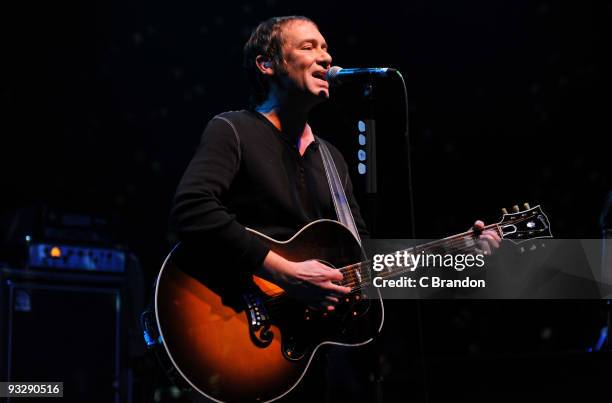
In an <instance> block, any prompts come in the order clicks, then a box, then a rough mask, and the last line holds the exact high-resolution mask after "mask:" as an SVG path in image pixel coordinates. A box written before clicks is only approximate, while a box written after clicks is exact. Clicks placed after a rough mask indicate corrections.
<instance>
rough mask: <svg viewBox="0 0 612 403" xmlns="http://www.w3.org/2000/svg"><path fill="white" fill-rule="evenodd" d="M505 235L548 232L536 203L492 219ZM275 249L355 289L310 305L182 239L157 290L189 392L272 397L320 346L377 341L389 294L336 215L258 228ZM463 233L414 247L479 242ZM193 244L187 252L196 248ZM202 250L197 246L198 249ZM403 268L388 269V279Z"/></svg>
mask: <svg viewBox="0 0 612 403" xmlns="http://www.w3.org/2000/svg"><path fill="white" fill-rule="evenodd" d="M485 229H493V230H495V231H497V233H498V234H499V235H500V237H502V238H503V239H509V240H512V241H513V242H515V243H520V242H523V241H526V240H529V239H534V238H547V237H551V236H552V234H551V232H550V224H549V221H548V218H547V217H546V215H545V214H544V213H543V212H542V211H541V209H540V207H539V206H536V207H533V208H529V209H527V210H525V211H522V212H520V211H518V212H514V213H509V214H504V215H503V219H502V220H501V221H500V222H498V223H496V224H491V225H488V226H487V227H486V228H485ZM252 232H253V233H254V234H255V235H256V236H258V237H259V238H260V239H261V240H262V241H263V242H265V243H266V244H267V245H268V246H269V247H270V248H271V249H272V250H273V251H274V252H276V253H278V254H280V255H281V256H283V257H285V258H286V259H289V260H292V261H296V262H297V261H305V260H309V259H317V260H320V261H322V262H324V263H326V264H328V265H329V266H331V267H332V268H335V269H337V270H340V271H342V272H343V274H344V280H343V281H342V282H341V283H339V284H341V285H345V286H348V287H350V288H351V290H352V291H351V292H350V293H349V294H348V295H347V296H346V297H344V298H343V299H342V300H341V302H340V303H339V304H338V305H337V306H336V309H335V311H332V312H327V311H324V310H320V311H318V310H312V309H310V308H308V307H307V306H306V305H304V304H302V303H300V302H299V301H297V300H294V299H292V298H290V297H289V296H288V295H287V294H286V293H285V292H284V291H283V290H282V289H281V288H279V287H278V286H276V285H275V284H272V283H270V282H268V281H265V280H263V279H261V278H259V277H257V276H252V275H247V274H238V273H243V271H240V270H235V269H234V268H232V267H219V265H222V263H217V264H216V266H215V267H210V265H207V260H206V257H205V256H206V253H205V252H203V250H205V246H202V247H201V249H200V250H199V251H197V250H196V251H195V252H194V251H193V249H194V248H193V247H186V246H185V245H184V244H178V245H177V246H176V247H175V248H174V249H173V250H172V252H171V253H170V254H169V256H168V257H167V258H166V260H165V262H164V264H163V266H162V268H161V271H160V273H159V276H158V278H157V283H156V287H155V300H154V304H155V321H156V330H157V332H158V335H159V337H158V341H159V344H161V345H163V348H161V347H160V349H161V351H163V352H164V354H165V355H166V358H167V359H168V360H169V361H170V362H171V365H172V366H173V369H174V371H175V372H176V374H177V378H179V379H180V380H182V381H183V383H184V384H187V385H188V386H189V387H190V388H191V389H192V393H193V394H195V395H196V396H201V397H202V398H203V399H204V400H206V399H208V400H211V401H216V402H237V401H240V402H242V401H257V402H269V401H274V400H276V399H279V398H281V397H282V396H284V395H286V394H287V393H289V392H290V391H291V390H292V389H293V388H294V387H295V386H296V385H297V384H298V383H299V382H300V380H301V379H302V377H303V376H304V374H305V373H306V371H307V369H308V366H309V364H310V363H311V361H312V360H313V358H314V357H315V355H316V352H317V351H318V350H319V349H320V348H321V347H323V346H324V345H329V344H335V345H342V346H360V345H364V344H366V343H369V342H370V341H372V340H373V338H374V337H375V336H376V334H377V333H379V332H380V330H381V329H382V326H383V322H384V307H383V300H382V298H381V297H380V292H379V291H378V289H375V291H374V295H367V294H366V290H367V289H370V290H371V289H372V287H369V286H370V285H371V281H372V278H373V276H374V275H382V274H380V273H374V272H373V271H372V270H371V262H370V261H368V260H367V259H366V258H365V256H364V254H363V252H362V248H361V247H360V245H359V243H358V242H357V240H356V239H355V237H354V236H353V234H352V233H351V232H350V231H349V230H348V228H346V227H345V226H344V225H342V224H340V223H339V222H336V221H332V220H318V221H315V222H312V223H310V224H308V225H306V226H305V227H304V228H302V229H301V230H300V231H298V232H297V233H296V234H295V235H294V236H293V237H292V238H291V239H289V240H287V241H278V240H275V239H272V238H269V237H267V236H266V235H264V234H261V233H259V232H257V231H252ZM476 246H477V244H476V241H475V234H474V232H473V231H467V232H464V233H461V234H457V235H454V236H451V237H448V238H444V239H441V240H438V241H434V242H430V243H428V244H425V245H421V246H417V247H415V248H413V249H411V250H410V253H415V254H417V253H421V252H422V251H425V252H428V251H432V250H445V251H447V252H448V253H452V252H457V251H466V250H467V249H470V248H472V250H473V248H474V247H476ZM190 249H191V250H190ZM196 249H198V248H196ZM403 269H405V268H397V269H396V270H393V268H392V269H391V270H386V271H385V273H384V275H385V276H393V275H397V274H400V273H401V272H402V270H403Z"/></svg>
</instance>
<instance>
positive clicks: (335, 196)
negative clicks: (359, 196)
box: [316, 137, 361, 245]
mask: <svg viewBox="0 0 612 403" xmlns="http://www.w3.org/2000/svg"><path fill="white" fill-rule="evenodd" d="M316 139H317V141H318V142H319V150H321V159H322V160H323V167H324V168H325V175H327V183H328V184H329V192H330V193H331V195H332V200H333V201H334V208H335V209H336V215H337V216H338V221H340V222H341V223H342V224H344V225H345V226H346V227H347V228H348V229H349V230H350V231H351V232H352V233H353V235H354V236H355V239H357V242H359V244H360V245H361V237H360V236H359V232H358V231H357V226H356V225H355V219H354V218H353V213H352V212H351V206H349V203H348V200H347V198H346V194H345V193H344V187H343V186H342V181H340V175H338V170H337V169H336V164H335V163H334V160H333V159H332V156H331V153H330V152H329V148H328V147H327V145H326V144H325V142H324V141H322V140H321V139H320V138H318V137H317V138H316Z"/></svg>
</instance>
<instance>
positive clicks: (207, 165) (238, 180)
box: [171, 110, 367, 270]
mask: <svg viewBox="0 0 612 403" xmlns="http://www.w3.org/2000/svg"><path fill="white" fill-rule="evenodd" d="M326 144H327V145H328V147H329V149H330V152H331V154H332V158H333V159H334V162H335V164H336V167H337V169H338V173H339V176H340V178H341V180H343V182H344V183H343V185H344V190H345V192H346V196H347V199H348V201H349V205H350V207H351V210H352V212H353V216H354V218H355V223H356V225H357V228H358V230H359V232H360V234H362V235H367V230H366V226H365V223H364V221H363V219H362V217H361V214H360V212H359V207H358V205H357V203H356V202H355V198H354V196H353V190H352V186H351V182H350V178H349V175H348V170H347V165H346V162H345V161H344V159H343V158H342V155H341V153H340V152H339V151H338V150H337V149H336V148H335V147H333V146H331V145H330V144H329V143H327V142H326ZM318 147H319V143H318V141H315V142H313V143H311V144H310V145H309V146H308V148H307V149H306V151H305V152H304V155H303V156H302V155H300V153H299V150H298V148H297V146H296V144H294V142H292V141H290V139H289V138H288V137H287V135H285V134H284V133H282V132H281V131H279V130H278V129H277V128H276V127H275V126H274V125H273V124H272V123H271V122H270V121H269V120H268V119H267V118H266V117H264V116H263V115H261V114H259V113H258V112H255V111H247V110H242V111H237V112H226V113H223V114H220V115H217V116H215V117H214V118H213V119H212V120H211V121H210V122H209V123H208V126H207V127H206V129H205V131H204V133H203V135H202V139H201V142H200V145H199V147H198V149H197V152H196V154H195V156H194V157H193V159H192V160H191V163H190V164H189V166H188V168H187V170H186V171H185V173H184V175H183V178H182V179H181V182H180V184H179V186H178V189H177V192H176V196H175V198H174V205H173V208H172V212H171V223H172V225H173V226H174V228H175V230H176V231H177V233H178V235H179V238H180V239H182V240H187V241H191V240H195V241H197V242H205V244H206V245H207V246H208V247H209V248H210V249H211V250H217V251H218V250H219V249H222V250H223V253H224V254H226V255H227V256H232V258H233V259H236V260H235V261H236V262H238V263H240V264H242V265H245V266H246V267H245V269H246V270H253V269H255V268H257V267H259V266H261V264H262V262H263V260H264V258H265V256H266V255H267V253H268V251H269V248H268V247H266V246H265V245H264V244H263V243H262V242H261V241H259V240H258V239H257V237H256V236H254V235H253V234H252V233H250V232H248V231H247V230H246V229H245V227H249V228H252V229H254V230H257V231H259V232H261V233H263V234H266V235H267V236H269V237H272V238H275V239H277V240H285V239H288V238H290V237H291V236H292V235H293V234H295V233H296V232H297V231H298V230H299V229H300V228H302V227H303V226H304V225H306V224H308V223H309V222H311V221H314V220H317V219H321V218H329V219H337V218H336V212H335V210H334V205H333V201H332V199H331V195H330V191H329V185H328V183H327V177H326V175H325V169H324V167H323V162H322V159H321V155H320V151H319V150H318ZM203 247H204V246H203Z"/></svg>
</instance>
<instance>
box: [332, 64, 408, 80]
mask: <svg viewBox="0 0 612 403" xmlns="http://www.w3.org/2000/svg"><path fill="white" fill-rule="evenodd" d="M396 71H397V70H395V69H392V68H390V67H360V68H355V69H343V68H342V67H338V66H332V67H330V69H329V70H327V77H326V78H327V82H328V83H330V84H332V85H338V84H343V83H345V82H347V81H351V80H358V79H360V78H362V77H365V78H368V77H388V76H390V75H391V74H394V73H395V72H396Z"/></svg>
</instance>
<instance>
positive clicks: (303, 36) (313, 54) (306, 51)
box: [281, 20, 332, 100]
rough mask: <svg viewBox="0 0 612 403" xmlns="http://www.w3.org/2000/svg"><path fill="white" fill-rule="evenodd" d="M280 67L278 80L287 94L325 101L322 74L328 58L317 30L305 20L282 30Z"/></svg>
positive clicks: (295, 22)
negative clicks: (304, 95) (283, 83)
mask: <svg viewBox="0 0 612 403" xmlns="http://www.w3.org/2000/svg"><path fill="white" fill-rule="evenodd" d="M281 35H282V39H283V57H284V61H283V68H284V70H285V74H282V75H281V80H282V81H283V82H285V84H286V88H287V89H288V90H289V91H291V92H299V93H303V94H308V95H312V96H314V97H316V98H318V99H321V100H322V99H327V98H329V84H328V83H327V80H326V77H325V75H326V73H327V70H328V69H329V67H330V66H331V61H332V58H331V56H330V55H329V53H327V43H326V42H325V38H323V35H321V33H320V32H319V30H318V29H317V27H316V26H315V25H314V24H313V23H311V22H308V21H300V20H294V21H290V22H288V23H287V24H286V25H285V26H284V27H283V29H282V33H281Z"/></svg>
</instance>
